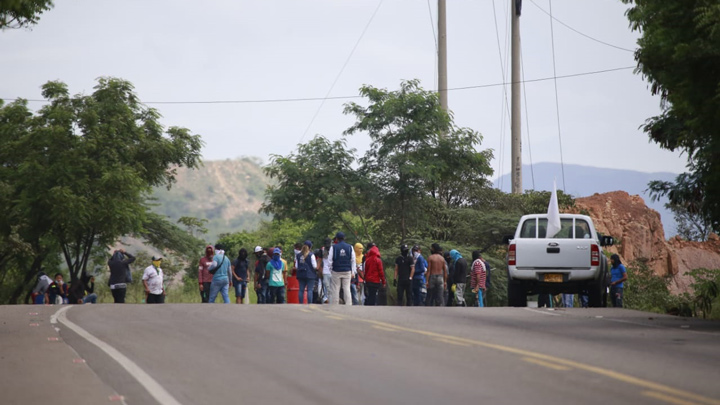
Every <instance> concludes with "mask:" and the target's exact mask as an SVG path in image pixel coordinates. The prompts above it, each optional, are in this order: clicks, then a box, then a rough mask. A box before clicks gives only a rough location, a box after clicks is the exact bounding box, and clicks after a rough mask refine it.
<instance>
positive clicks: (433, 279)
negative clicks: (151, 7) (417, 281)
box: [425, 274, 445, 307]
mask: <svg viewBox="0 0 720 405" xmlns="http://www.w3.org/2000/svg"><path fill="white" fill-rule="evenodd" d="M444 292H445V286H444V281H443V276H442V274H437V275H434V276H430V279H429V280H428V288H427V300H426V301H425V305H426V306H433V305H434V306H436V307H440V306H444V305H445V302H444V301H445V300H444V299H443V294H444Z"/></svg>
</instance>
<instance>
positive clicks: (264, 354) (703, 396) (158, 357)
mask: <svg viewBox="0 0 720 405" xmlns="http://www.w3.org/2000/svg"><path fill="white" fill-rule="evenodd" d="M0 317H1V318H2V325H1V326H0V365H1V367H0V370H2V374H3V378H0V389H1V392H2V393H3V394H2V395H3V396H4V398H3V399H0V403H8V404H41V403H48V404H49V403H53V404H102V403H113V402H116V403H126V404H158V403H162V404H210V403H213V404H257V403H265V404H293V405H299V404H361V405H368V404H440V403H454V404H469V403H482V404H521V403H532V404H533V405H538V404H580V403H582V404H602V405H606V404H608V403H618V404H625V403H632V404H720V322H710V321H703V320H699V319H683V318H677V317H672V316H664V315H657V314H649V313H643V312H637V311H631V310H619V309H610V308H593V309H579V308H578V309H557V310H548V309H533V308H397V307H373V308H369V307H328V306H300V305H252V306H244V305H218V304H214V305H210V304H174V305H171V304H167V305H112V304H107V305H83V306H6V307H0Z"/></svg>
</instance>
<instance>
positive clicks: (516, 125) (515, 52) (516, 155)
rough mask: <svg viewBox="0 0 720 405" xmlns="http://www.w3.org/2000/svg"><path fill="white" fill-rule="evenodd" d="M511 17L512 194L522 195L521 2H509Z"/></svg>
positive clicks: (517, 0)
mask: <svg viewBox="0 0 720 405" xmlns="http://www.w3.org/2000/svg"><path fill="white" fill-rule="evenodd" d="M510 4H511V6H510V11H511V15H512V57H511V59H512V67H511V81H512V84H511V86H512V92H511V99H512V101H511V112H510V135H511V136H510V137H511V142H512V146H511V149H512V153H511V156H510V157H511V160H512V162H511V178H512V193H513V194H522V192H523V186H522V138H521V133H520V132H521V131H520V7H521V0H510Z"/></svg>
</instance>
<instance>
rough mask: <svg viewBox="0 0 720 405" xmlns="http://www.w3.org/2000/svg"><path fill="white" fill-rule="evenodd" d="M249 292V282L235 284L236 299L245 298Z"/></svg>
mask: <svg viewBox="0 0 720 405" xmlns="http://www.w3.org/2000/svg"><path fill="white" fill-rule="evenodd" d="M246 292H247V281H238V282H237V284H235V298H245V293H246Z"/></svg>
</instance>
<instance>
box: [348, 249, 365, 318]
mask: <svg viewBox="0 0 720 405" xmlns="http://www.w3.org/2000/svg"><path fill="white" fill-rule="evenodd" d="M353 251H354V252H355V266H354V267H353V274H352V280H351V282H350V293H351V294H352V304H353V305H359V304H362V303H361V302H360V294H361V293H362V292H361V291H359V290H358V287H359V284H360V278H361V277H360V274H361V272H362V263H363V245H362V243H359V242H358V243H356V244H355V246H353Z"/></svg>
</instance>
